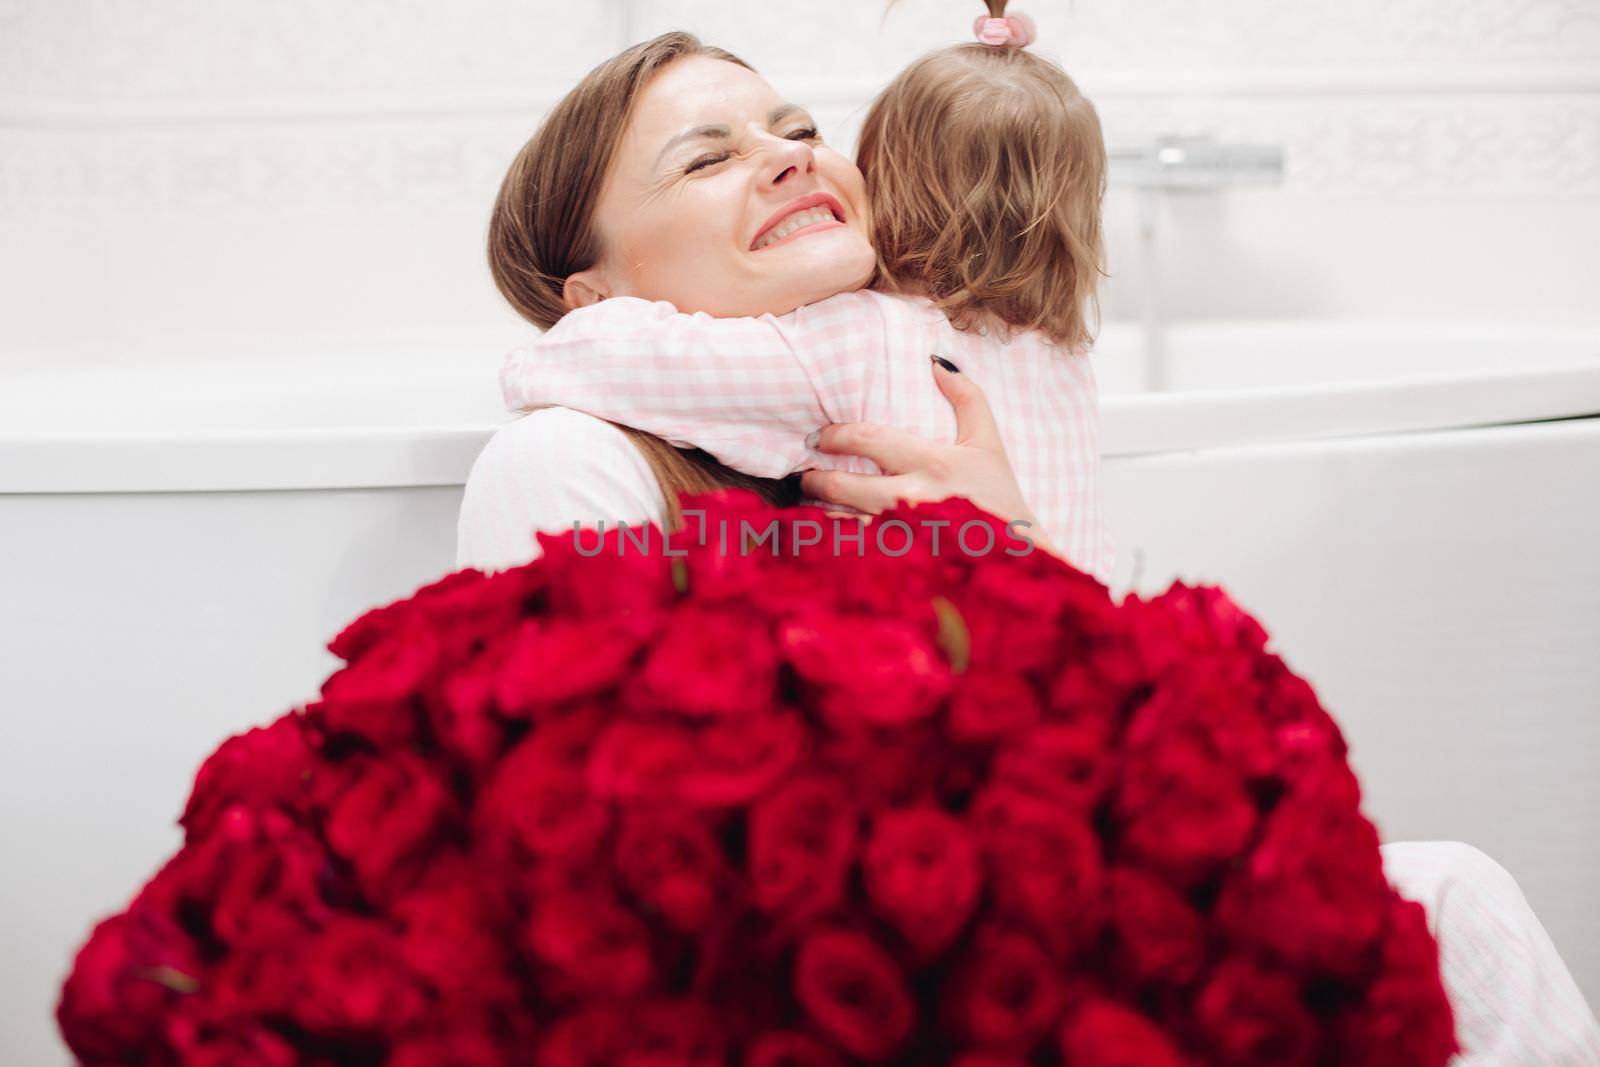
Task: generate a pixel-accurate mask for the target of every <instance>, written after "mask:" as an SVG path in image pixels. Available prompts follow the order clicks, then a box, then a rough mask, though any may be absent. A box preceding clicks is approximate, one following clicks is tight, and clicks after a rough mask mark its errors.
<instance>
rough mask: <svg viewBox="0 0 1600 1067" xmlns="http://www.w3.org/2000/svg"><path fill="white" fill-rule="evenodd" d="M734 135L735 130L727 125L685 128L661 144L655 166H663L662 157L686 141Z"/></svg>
mask: <svg viewBox="0 0 1600 1067" xmlns="http://www.w3.org/2000/svg"><path fill="white" fill-rule="evenodd" d="M732 136H733V131H732V130H730V129H728V127H726V126H695V127H694V128H692V129H688V130H684V131H683V132H682V133H680V134H678V136H676V137H674V138H672V139H671V140H670V141H668V142H667V143H666V144H664V145H662V146H661V152H660V153H659V154H658V155H657V156H656V161H655V164H654V166H655V167H656V168H659V167H660V166H661V161H662V159H664V158H666V155H667V153H668V152H670V151H672V150H673V149H674V148H676V147H678V146H679V145H680V144H682V143H683V142H685V141H693V140H697V139H698V138H701V137H720V138H728V137H732Z"/></svg>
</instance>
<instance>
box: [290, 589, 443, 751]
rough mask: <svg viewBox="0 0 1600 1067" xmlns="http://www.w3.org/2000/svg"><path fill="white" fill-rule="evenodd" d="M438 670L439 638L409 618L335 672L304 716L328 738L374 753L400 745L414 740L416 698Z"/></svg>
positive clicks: (419, 622) (416, 715) (439, 660)
mask: <svg viewBox="0 0 1600 1067" xmlns="http://www.w3.org/2000/svg"><path fill="white" fill-rule="evenodd" d="M440 666H441V648H440V645H439V641H438V638H437V637H436V636H435V635H434V633H433V631H432V630H431V629H429V628H428V626H427V625H426V624H425V623H423V622H421V621H420V620H418V619H415V618H412V619H410V620H409V621H408V622H406V623H405V624H403V625H401V626H400V627H398V628H397V629H395V630H394V631H393V632H392V633H389V634H387V635H386V636H384V637H383V638H382V639H381V640H379V641H377V642H376V643H375V644H373V645H372V646H371V647H370V648H368V649H366V650H365V651H364V652H363V653H362V654H361V655H360V656H359V657H358V658H357V659H355V660H354V661H353V662H352V663H350V665H349V666H347V667H344V668H343V669H341V670H339V671H336V672H334V674H333V675H332V676H331V677H329V678H328V680H327V681H326V682H324V683H323V685H322V693H321V699H320V700H317V701H315V702H313V703H311V704H309V705H308V706H307V709H306V711H307V714H308V715H310V716H311V717H312V719H313V722H314V723H315V724H316V725H317V726H320V727H321V728H323V729H324V730H326V731H328V732H329V733H331V734H350V735H353V736H356V737H360V738H362V739H364V740H366V741H368V742H370V743H371V744H373V745H376V746H378V747H379V748H394V747H398V746H401V745H404V744H406V743H408V742H410V741H412V740H413V739H415V737H416V736H417V726H418V706H417V698H418V697H419V696H420V695H421V694H422V692H423V690H424V689H425V688H426V687H427V685H428V683H429V682H430V680H431V679H432V678H433V676H434V674H435V672H436V671H437V670H438V669H439V668H440Z"/></svg>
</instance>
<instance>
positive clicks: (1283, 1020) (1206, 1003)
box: [1195, 956, 1367, 1067]
mask: <svg viewBox="0 0 1600 1067" xmlns="http://www.w3.org/2000/svg"><path fill="white" fill-rule="evenodd" d="M1195 1018H1196V1020H1197V1021H1198V1022H1199V1024H1200V1029H1201V1031H1202V1032H1203V1033H1204V1034H1205V1036H1206V1040H1207V1041H1208V1042H1209V1044H1210V1046H1211V1050H1212V1051H1213V1052H1214V1053H1215V1054H1216V1057H1217V1061H1218V1062H1219V1063H1226V1064H1230V1065H1237V1067H1266V1065H1269V1064H1270V1065H1273V1067H1278V1065H1282V1067H1296V1065H1298V1064H1309V1063H1313V1062H1315V1057H1316V1054H1317V1052H1318V1048H1317V1021H1316V1019H1314V1018H1312V1016H1311V1013H1310V1012H1309V1011H1307V1010H1306V1007H1305V1004H1304V1002H1303V999H1302V996H1301V990H1300V983H1299V982H1297V981H1295V980H1294V979H1293V978H1292V977H1290V976H1289V975H1287V974H1285V973H1283V972H1282V971H1275V970H1271V969H1268V968H1267V967H1264V966H1262V965H1261V964H1259V963H1257V962H1255V961H1254V960H1251V959H1248V958H1246V957H1243V956H1234V957H1230V958H1229V959H1225V960H1223V961H1222V962H1221V963H1220V964H1218V965H1217V968H1216V970H1215V971H1213V972H1212V973H1211V975H1210V977H1208V978H1207V979H1206V981H1205V984H1204V985H1203V986H1202V987H1201V989H1200V995H1199V997H1198V998H1197V999H1196V1001H1195ZM1350 1062H1360V1063H1365V1062H1367V1061H1364V1060H1358V1061H1350Z"/></svg>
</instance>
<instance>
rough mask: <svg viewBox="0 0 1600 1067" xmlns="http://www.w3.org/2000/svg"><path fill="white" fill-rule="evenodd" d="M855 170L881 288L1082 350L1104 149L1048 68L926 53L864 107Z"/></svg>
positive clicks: (1072, 95)
mask: <svg viewBox="0 0 1600 1067" xmlns="http://www.w3.org/2000/svg"><path fill="white" fill-rule="evenodd" d="M988 7H989V11H990V14H991V15H993V16H996V17H999V16H1001V15H1003V13H1004V11H1005V7H1006V0H989V3H988ZM856 162H857V163H858V164H859V165H860V167H861V170H862V173H863V174H864V175H865V176H866V180H867V190H868V194H869V197H870V200H871V205H872V210H871V215H872V243H873V246H874V247H875V249H876V251H877V259H878V269H879V275H880V277H879V282H878V284H879V285H880V286H881V287H883V288H885V289H890V290H896V289H899V290H905V291H911V292H921V293H925V294H926V295H928V296H929V297H932V298H933V299H934V301H935V302H936V303H937V304H938V306H939V307H941V308H943V309H944V311H945V313H946V314H947V315H948V316H949V317H950V319H951V321H952V322H954V323H955V324H956V325H957V326H960V327H964V328H966V327H974V326H979V325H985V324H995V325H999V324H1003V325H1005V326H1011V327H1017V328H1022V329H1037V330H1040V331H1041V332H1043V333H1044V334H1045V335H1046V336H1048V337H1050V338H1051V339H1052V340H1054V341H1056V342H1057V343H1060V344H1065V345H1073V346H1076V345H1082V344H1087V343H1088V342H1089V341H1090V340H1091V339H1092V337H1093V328H1092V326H1091V325H1090V322H1091V316H1090V312H1091V310H1092V309H1094V308H1096V307H1097V303H1096V299H1095V294H1096V290H1097V288H1098V285H1099V280H1100V277H1101V276H1102V275H1103V274H1104V270H1103V267H1102V261H1103V256H1104V248H1103V245H1102V238H1101V233H1100V204H1101V200H1102V198H1103V197H1104V194H1105V182H1106V178H1105V175H1106V151H1105V142H1104V140H1103V139H1102V137H1101V133H1100V120H1099V117H1098V116H1097V115H1096V114H1095V110H1094V105H1092V104H1091V103H1089V101H1088V100H1087V99H1085V98H1084V96H1083V94H1082V93H1080V92H1079V91H1078V87H1077V86H1076V85H1074V84H1073V83H1072V79H1071V78H1069V77H1067V75H1066V72H1065V71H1063V70H1062V69H1061V68H1060V67H1058V66H1057V65H1056V64H1054V63H1052V62H1050V61H1048V60H1046V59H1042V58H1040V57H1039V56H1036V55H1034V54H1033V53H1032V52H1029V51H1028V50H1026V49H1024V48H1012V47H996V46H993V45H986V44H978V43H973V44H962V45H957V46H955V47H953V48H946V49H942V50H940V51H937V52H932V53H930V54H928V55H926V56H924V57H922V58H921V59H919V60H918V61H917V62H915V63H913V64H912V65H911V66H910V67H908V68H907V69H906V70H905V71H903V72H902V73H901V74H900V75H899V77H897V78H895V80H894V81H893V82H891V83H890V85H889V87H888V88H887V89H885V90H884V91H883V92H882V93H881V94H879V96H878V98H877V100H875V101H874V102H873V104H872V107H871V109H870V110H869V111H868V113H867V117H866V122H865V124H864V125H863V127H862V130H861V139H860V147H859V148H858V150H857V152H856Z"/></svg>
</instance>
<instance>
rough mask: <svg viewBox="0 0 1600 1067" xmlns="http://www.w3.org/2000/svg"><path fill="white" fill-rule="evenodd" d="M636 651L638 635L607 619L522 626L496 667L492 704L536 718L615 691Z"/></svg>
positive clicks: (561, 620) (533, 621) (555, 620)
mask: <svg viewBox="0 0 1600 1067" xmlns="http://www.w3.org/2000/svg"><path fill="white" fill-rule="evenodd" d="M638 650H639V637H638V635H637V634H636V633H634V632H633V631H632V630H630V628H629V627H628V626H627V625H625V624H624V623H622V622H619V621H617V620H614V619H611V618H609V617H606V616H601V617H599V618H596V619H565V618H553V619H529V620H526V621H524V622H523V623H522V624H521V625H520V626H519V627H518V628H517V631H516V636H515V637H514V638H512V639H511V641H510V644H509V647H508V648H507V649H506V650H505V657H504V659H503V660H502V661H501V662H500V676H499V679H498V681H497V684H496V687H495V699H496V701H497V702H498V703H499V706H500V708H501V710H502V711H504V712H505V713H506V714H508V715H514V716H522V717H529V716H536V715H540V714H542V713H545V712H548V711H550V710H552V709H554V708H556V707H558V706H559V705H561V704H563V703H566V702H568V701H572V700H576V699H578V698H580V697H586V696H592V695H594V694H596V693H599V692H601V691H603V690H605V689H609V688H611V687H612V686H614V685H616V684H617V683H618V682H620V681H622V679H623V678H624V677H625V676H626V675H627V673H628V668H629V664H630V663H631V662H632V661H633V658H634V655H635V654H636V653H637V652H638Z"/></svg>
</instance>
